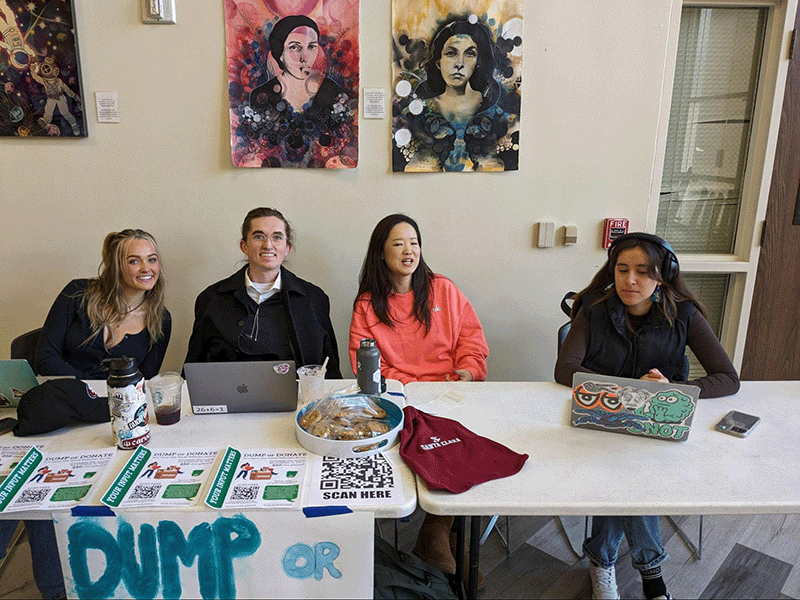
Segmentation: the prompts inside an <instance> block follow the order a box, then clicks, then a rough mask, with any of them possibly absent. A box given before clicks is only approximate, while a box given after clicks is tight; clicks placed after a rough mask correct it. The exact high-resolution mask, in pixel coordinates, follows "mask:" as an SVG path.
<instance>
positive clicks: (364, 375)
mask: <svg viewBox="0 0 800 600" xmlns="http://www.w3.org/2000/svg"><path fill="white" fill-rule="evenodd" d="M356 380H357V381H358V387H359V388H360V389H361V392H362V393H364V394H375V395H378V394H380V393H381V352H380V350H378V346H376V345H375V340H373V339H372V338H364V339H362V340H361V346H360V347H359V348H358V351H357V352H356Z"/></svg>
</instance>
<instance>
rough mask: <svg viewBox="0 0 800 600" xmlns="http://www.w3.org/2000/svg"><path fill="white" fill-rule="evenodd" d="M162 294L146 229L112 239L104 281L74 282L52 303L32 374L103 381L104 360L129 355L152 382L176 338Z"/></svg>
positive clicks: (105, 243) (107, 243)
mask: <svg viewBox="0 0 800 600" xmlns="http://www.w3.org/2000/svg"><path fill="white" fill-rule="evenodd" d="M164 286H165V282H164V276H163V274H162V272H161V255H160V254H159V252H158V245H157V244H156V240H155V239H154V238H153V236H152V235H150V234H149V233H147V232H146V231H142V230H141V229H124V230H122V231H119V232H112V233H109V234H108V235H107V236H106V238H105V240H104V241H103V260H102V262H101V263H100V268H99V269H98V276H97V277H95V278H93V279H74V280H72V281H71V282H69V283H68V284H67V286H66V287H65V288H64V289H63V290H62V292H61V293H60V294H59V295H58V298H56V300H55V302H54V303H53V306H52V308H51V309H50V313H49V314H48V315H47V319H46V320H45V322H44V326H43V328H42V333H41V336H40V338H39V344H38V346H37V347H36V360H35V366H34V370H35V371H36V372H37V373H38V374H39V375H74V376H75V377H78V378H80V379H105V378H106V376H107V369H105V368H104V365H103V362H102V361H103V359H106V358H110V357H118V356H122V355H125V356H129V357H133V358H135V359H136V363H137V364H138V365H139V370H140V371H141V372H142V374H143V375H144V376H145V377H146V378H148V379H149V378H150V377H153V376H155V375H157V374H158V371H159V369H160V368H161V363H162V362H163V360H164V353H165V352H166V350H167V344H168V343H169V337H170V333H171V330H172V322H171V319H170V314H169V311H168V310H167V309H166V308H165V307H164Z"/></svg>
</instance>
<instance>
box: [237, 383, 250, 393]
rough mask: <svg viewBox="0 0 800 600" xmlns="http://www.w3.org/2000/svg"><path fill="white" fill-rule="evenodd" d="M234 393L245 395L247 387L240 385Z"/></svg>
mask: <svg viewBox="0 0 800 600" xmlns="http://www.w3.org/2000/svg"><path fill="white" fill-rule="evenodd" d="M236 391H237V392H239V393H240V394H246V393H247V386H246V385H245V384H244V383H243V384H242V385H240V386H238V387H237V388H236Z"/></svg>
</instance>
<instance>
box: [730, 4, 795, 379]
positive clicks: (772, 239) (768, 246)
mask: <svg viewBox="0 0 800 600" xmlns="http://www.w3.org/2000/svg"><path fill="white" fill-rule="evenodd" d="M798 29H800V10H798V13H797V17H796V19H795V31H796V32H797V30H798ZM795 35H796V39H795V40H794V44H793V45H794V46H795V49H794V55H793V58H792V60H791V61H790V62H789V72H788V75H787V80H786V92H785V96H784V100H783V110H782V113H781V125H780V131H779V133H778V146H777V150H776V154H775V165H774V167H773V170H772V184H771V186H770V192H769V201H768V204H767V216H766V230H765V234H764V239H763V244H762V246H761V254H760V256H759V260H758V272H757V274H756V283H755V290H754V293H753V304H752V308H751V310H750V321H749V324H748V327H747V339H746V341H745V347H744V356H743V358H742V373H741V377H742V379H747V380H772V379H774V380H787V379H800V39H797V37H799V36H800V34H797V33H796V34H795Z"/></svg>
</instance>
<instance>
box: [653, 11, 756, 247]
mask: <svg viewBox="0 0 800 600" xmlns="http://www.w3.org/2000/svg"><path fill="white" fill-rule="evenodd" d="M766 17H767V9H766V8H684V9H683V11H682V16H681V27H680V34H679V40H678V58H677V62H676V65H675V82H674V87H673V90H672V107H671V109H670V118H669V131H668V133H667V149H666V156H665V158H664V173H663V178H662V181H661V198H660V201H659V208H658V221H657V224H656V233H658V235H660V236H661V237H663V238H665V239H666V240H668V241H669V242H670V244H672V246H673V247H674V248H675V250H676V251H677V252H684V253H695V254H706V253H710V254H730V253H732V252H733V248H734V242H735V235H736V225H737V222H738V218H739V208H740V205H741V193H742V181H743V178H744V165H745V162H746V159H747V148H748V144H749V141H750V130H751V122H752V116H753V107H754V105H755V94H756V86H757V83H758V71H759V65H760V62H761V51H762V47H763V44H764V26H765V21H766Z"/></svg>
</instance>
